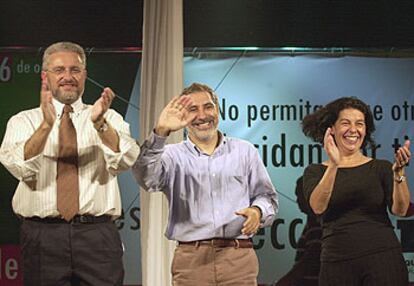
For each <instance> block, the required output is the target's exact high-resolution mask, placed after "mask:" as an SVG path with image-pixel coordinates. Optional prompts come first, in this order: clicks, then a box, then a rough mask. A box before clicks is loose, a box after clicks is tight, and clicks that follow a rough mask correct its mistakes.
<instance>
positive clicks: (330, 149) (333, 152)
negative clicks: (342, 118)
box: [323, 127, 341, 165]
mask: <svg viewBox="0 0 414 286" xmlns="http://www.w3.org/2000/svg"><path fill="white" fill-rule="evenodd" d="M331 131H332V129H331V128H330V127H329V128H328V129H326V132H325V136H324V138H323V148H324V149H325V152H326V154H327V155H328V157H329V160H330V161H331V162H332V163H334V164H336V165H339V163H340V161H341V155H340V153H339V149H338V146H336V143H335V140H334V137H333V135H332V134H331Z"/></svg>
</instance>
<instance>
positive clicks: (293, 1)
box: [0, 0, 414, 48]
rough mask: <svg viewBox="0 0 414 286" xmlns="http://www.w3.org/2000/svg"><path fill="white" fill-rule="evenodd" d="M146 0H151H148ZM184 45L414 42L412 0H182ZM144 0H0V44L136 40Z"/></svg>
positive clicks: (127, 43)
mask: <svg viewBox="0 0 414 286" xmlns="http://www.w3.org/2000/svg"><path fill="white" fill-rule="evenodd" d="M149 1H150V0H149ZM183 3H184V39H185V47H231V46H259V47H285V46H299V47H354V48H373V47H376V48H391V47H397V48H411V47H414V17H413V15H414V1H408V0H398V1H385V0H375V1H372V0H371V1H370V0H362V1H361V0H360V1H355V0H183ZM143 5H144V0H70V1H68V0H29V1H28V0H0V47H5V46H30V47H44V46H47V45H49V44H50V43H52V42H55V41H59V40H72V41H75V42H78V43H80V44H81V45H83V46H85V47H98V48H111V47H112V48H113V47H141V46H142V18H143Z"/></svg>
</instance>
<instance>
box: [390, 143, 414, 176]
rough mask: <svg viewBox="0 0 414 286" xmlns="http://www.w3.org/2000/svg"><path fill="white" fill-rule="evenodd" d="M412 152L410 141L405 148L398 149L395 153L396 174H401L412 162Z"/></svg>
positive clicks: (393, 168)
mask: <svg viewBox="0 0 414 286" xmlns="http://www.w3.org/2000/svg"><path fill="white" fill-rule="evenodd" d="M410 157H411V152H410V140H406V141H405V143H404V146H402V147H400V148H398V150H397V152H396V153H395V160H394V164H393V165H392V170H393V171H394V172H400V171H401V170H403V169H404V167H405V166H406V165H407V164H408V162H409V161H410Z"/></svg>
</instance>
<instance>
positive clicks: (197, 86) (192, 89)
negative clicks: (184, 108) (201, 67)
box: [180, 82, 219, 107]
mask: <svg viewBox="0 0 414 286" xmlns="http://www.w3.org/2000/svg"><path fill="white" fill-rule="evenodd" d="M196 92H207V93H208V94H209V95H210V97H211V100H213V102H214V104H215V105H216V106H217V107H218V106H219V102H218V97H217V95H216V94H215V92H214V90H213V89H212V88H211V87H209V86H208V85H205V84H202V83H198V82H194V83H192V84H191V85H190V86H187V87H186V88H184V89H183V91H182V92H181V94H180V96H182V95H188V94H191V93H196Z"/></svg>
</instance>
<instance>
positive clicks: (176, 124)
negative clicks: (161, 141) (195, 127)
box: [155, 95, 196, 136]
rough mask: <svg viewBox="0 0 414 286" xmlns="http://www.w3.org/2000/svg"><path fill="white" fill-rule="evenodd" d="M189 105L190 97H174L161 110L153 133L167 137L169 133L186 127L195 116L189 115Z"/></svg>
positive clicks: (190, 102)
mask: <svg viewBox="0 0 414 286" xmlns="http://www.w3.org/2000/svg"><path fill="white" fill-rule="evenodd" d="M191 104H192V100H191V97H190V96H188V95H183V96H175V97H174V98H173V99H172V100H171V101H170V102H169V103H168V104H167V106H166V107H164V109H163V110H162V112H161V114H160V117H159V118H158V122H157V125H156V127H155V133H157V134H158V135H160V136H168V135H169V134H170V132H173V131H177V130H180V129H182V128H184V127H185V126H187V125H188V124H189V123H190V122H191V121H192V120H193V119H194V118H195V117H196V114H191V113H190V112H189V111H188V107H190V106H191Z"/></svg>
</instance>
